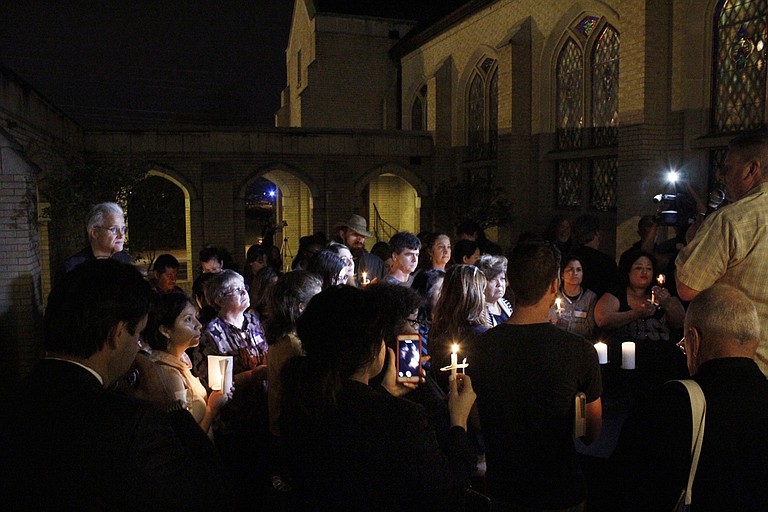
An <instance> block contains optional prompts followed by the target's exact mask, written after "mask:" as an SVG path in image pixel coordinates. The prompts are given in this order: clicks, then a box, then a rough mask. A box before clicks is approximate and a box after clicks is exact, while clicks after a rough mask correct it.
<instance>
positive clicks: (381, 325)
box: [366, 282, 424, 350]
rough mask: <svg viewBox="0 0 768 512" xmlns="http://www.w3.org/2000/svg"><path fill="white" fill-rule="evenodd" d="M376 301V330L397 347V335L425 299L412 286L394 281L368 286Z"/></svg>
mask: <svg viewBox="0 0 768 512" xmlns="http://www.w3.org/2000/svg"><path fill="white" fill-rule="evenodd" d="M366 292H367V293H370V294H371V296H372V297H373V300H374V302H375V303H376V310H377V312H378V318H377V322H376V331H377V332H379V333H381V337H382V338H383V339H384V341H385V343H386V344H387V346H388V347H390V348H391V349H393V350H394V349H396V342H397V335H398V334H401V333H402V332H403V327H404V324H405V321H406V320H407V318H408V315H410V314H411V313H413V312H414V311H416V310H417V309H419V308H420V307H421V306H422V305H423V304H424V299H423V298H422V297H421V296H420V295H419V294H418V292H416V290H412V289H411V288H406V287H405V286H400V285H399V284H392V283H384V282H381V283H375V284H372V285H369V286H368V287H367V288H366Z"/></svg>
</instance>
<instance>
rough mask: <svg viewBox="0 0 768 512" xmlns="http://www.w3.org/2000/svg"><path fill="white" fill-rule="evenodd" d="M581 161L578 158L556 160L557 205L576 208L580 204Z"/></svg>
mask: <svg viewBox="0 0 768 512" xmlns="http://www.w3.org/2000/svg"><path fill="white" fill-rule="evenodd" d="M581 168H582V162H581V161H580V160H560V161H559V162H557V174H556V176H557V179H556V183H555V186H556V190H557V192H556V193H557V201H556V203H557V207H558V208H576V207H579V206H581V197H582V191H581V183H582V174H583V173H582V172H581Z"/></svg>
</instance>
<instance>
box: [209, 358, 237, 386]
mask: <svg viewBox="0 0 768 512" xmlns="http://www.w3.org/2000/svg"><path fill="white" fill-rule="evenodd" d="M208 387H209V388H211V389H212V390H214V391H216V390H219V389H220V390H221V391H222V392H223V393H224V394H225V395H226V394H227V393H229V389H230V388H231V387H232V356H208Z"/></svg>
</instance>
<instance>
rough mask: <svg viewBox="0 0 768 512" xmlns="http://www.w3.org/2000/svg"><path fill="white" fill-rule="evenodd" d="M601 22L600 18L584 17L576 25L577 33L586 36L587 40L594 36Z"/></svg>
mask: <svg viewBox="0 0 768 512" xmlns="http://www.w3.org/2000/svg"><path fill="white" fill-rule="evenodd" d="M599 22H600V18H598V17H596V16H584V18H582V20H581V21H580V22H579V23H577V24H576V31H577V32H578V33H580V34H581V35H582V36H584V38H587V37H589V36H590V35H591V34H592V32H593V31H594V30H595V27H597V24H598V23H599Z"/></svg>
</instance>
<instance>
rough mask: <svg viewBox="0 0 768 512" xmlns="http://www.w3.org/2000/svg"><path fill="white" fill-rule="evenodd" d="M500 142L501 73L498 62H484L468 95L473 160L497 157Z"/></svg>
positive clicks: (474, 77) (468, 136) (474, 75)
mask: <svg viewBox="0 0 768 512" xmlns="http://www.w3.org/2000/svg"><path fill="white" fill-rule="evenodd" d="M498 138H499V73H498V69H497V63H496V60H495V59H492V58H491V57H485V58H483V59H481V60H480V61H479V62H478V63H477V65H476V66H475V69H474V70H473V72H472V77H471V79H470V81H469V89H468V93H467V145H468V146H469V157H470V160H488V159H491V158H495V157H496V151H497V146H498Z"/></svg>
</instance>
